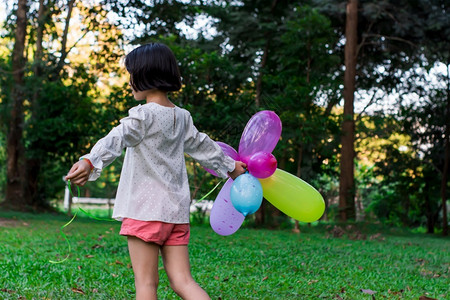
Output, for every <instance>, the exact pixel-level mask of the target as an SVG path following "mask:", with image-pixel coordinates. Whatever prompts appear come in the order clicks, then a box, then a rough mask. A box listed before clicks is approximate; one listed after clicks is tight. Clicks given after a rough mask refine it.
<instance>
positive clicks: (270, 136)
mask: <svg viewBox="0 0 450 300" xmlns="http://www.w3.org/2000/svg"><path fill="white" fill-rule="evenodd" d="M280 136H281V120H280V118H279V117H278V115H277V114H276V113H274V112H273V111H269V110H263V111H260V112H257V113H256V114H254V115H253V116H252V117H251V118H250V120H249V121H248V123H247V125H246V126H245V129H244V132H243V133H242V136H241V141H240V142H239V157H240V159H241V161H243V162H244V163H246V164H248V162H249V159H250V157H251V156H252V155H253V154H255V153H256V152H260V151H262V152H269V153H271V152H272V151H273V149H275V146H276V145H277V143H278V140H279V139H280Z"/></svg>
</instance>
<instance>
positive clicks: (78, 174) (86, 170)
mask: <svg viewBox="0 0 450 300" xmlns="http://www.w3.org/2000/svg"><path fill="white" fill-rule="evenodd" d="M90 174H91V165H90V164H89V162H87V161H86V160H80V161H78V162H76V163H75V164H74V165H73V166H72V168H71V169H70V171H69V173H68V174H67V176H66V180H70V181H71V182H73V183H75V184H76V185H80V186H83V185H84V184H85V183H86V182H87V181H88V179H89V175H90Z"/></svg>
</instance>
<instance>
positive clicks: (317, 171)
mask: <svg viewBox="0 0 450 300" xmlns="http://www.w3.org/2000/svg"><path fill="white" fill-rule="evenodd" d="M448 10H449V8H448V3H447V1H444V0H416V1H406V0H400V1H392V0H383V1H373V0H366V1H356V0H349V1H329V0H310V1H283V0H260V1H247V0H242V1H234V0H233V1H229V0H223V1H222V0H211V1H207V0H205V1H201V0H198V1H188V0H184V1H175V0H172V1H151V0H148V1H140V0H132V1H115V0H104V1H100V0H96V1H93V0H67V1H59V0H39V1H37V0H18V1H6V2H3V3H2V4H1V5H0V14H1V15H2V16H3V18H2V19H1V27H0V35H1V40H0V166H1V168H0V205H1V207H2V209H14V210H28V211H35V212H40V211H46V210H49V209H50V210H51V209H53V208H54V207H55V206H56V205H57V204H58V203H61V201H62V198H63V193H64V187H65V183H64V182H63V180H62V176H63V175H64V174H66V173H67V171H68V170H69V168H70V166H71V165H72V163H73V162H75V161H76V160H78V158H79V157H80V156H81V155H83V154H85V153H86V152H88V151H89V149H90V148H91V147H92V146H93V144H94V143H95V142H96V141H97V140H98V139H99V138H101V137H102V136H104V135H105V134H106V133H107V132H108V131H109V130H110V129H111V128H112V127H113V126H115V125H117V124H118V122H119V120H120V118H122V117H125V116H126V115H127V110H128V109H130V108H131V107H133V106H135V105H137V104H138V103H136V102H135V101H134V100H133V99H132V95H131V93H130V91H129V88H128V77H127V73H126V71H125V69H124V67H123V57H124V55H125V54H126V53H128V52H129V51H130V50H131V49H133V48H134V47H136V46H138V45H141V44H144V43H148V42H154V41H157V42H163V43H165V44H167V45H168V46H169V47H170V48H171V49H172V50H173V51H174V53H175V55H176V56H177V58H178V61H179V67H180V71H181V74H182V77H183V87H182V89H181V91H179V92H177V93H173V94H172V95H171V100H172V101H173V102H174V103H175V104H176V105H178V106H180V107H183V108H185V109H187V110H189V111H190V112H191V113H192V115H193V118H194V120H195V122H196V125H197V127H198V128H199V129H200V130H201V131H204V132H206V133H208V134H209V135H210V136H211V137H212V138H213V139H214V140H217V141H222V142H225V143H227V144H229V145H231V146H233V147H235V148H237V146H238V144H239V139H240V136H241V133H242V131H243V129H244V127H245V124H246V123H247V121H248V120H249V118H250V117H251V116H252V115H253V114H254V113H256V112H257V111H260V110H273V111H275V112H276V113H277V114H278V115H279V116H280V118H281V120H282V122H283V132H282V137H281V140H280V141H279V143H278V145H277V147H276V149H275V151H274V154H275V156H276V157H277V159H278V165H279V167H280V168H282V169H284V170H286V171H288V172H290V173H292V174H295V175H297V176H299V177H301V178H302V179H304V180H305V181H307V182H309V183H310V184H311V185H313V186H314V187H315V188H317V189H318V190H319V191H320V193H321V194H322V195H323V197H324V199H325V202H326V206H327V209H326V212H325V215H324V216H323V219H324V220H332V221H342V222H353V221H366V222H382V223H386V224H389V225H395V226H403V227H409V228H419V230H424V231H426V232H429V233H442V234H444V235H448V205H449V202H448V201H447V190H448V187H449V180H448V173H449V158H450V148H449V135H450V134H449V130H450V41H449V40H450V14H449V11H448ZM121 163H122V159H118V160H116V161H115V162H114V163H113V164H112V165H111V166H109V167H108V168H106V169H105V170H104V171H103V176H102V177H101V179H100V180H98V181H96V182H93V183H89V184H88V185H87V186H86V187H85V188H84V189H83V193H84V195H87V196H92V197H101V198H113V197H114V195H115V191H116V188H117V183H118V178H119V175H120V167H121ZM187 165H188V172H189V178H190V184H191V193H192V198H193V199H196V198H200V197H201V196H202V195H204V194H205V193H207V192H208V191H209V190H211V188H212V187H213V186H214V185H215V184H216V183H217V182H218V181H217V180H218V179H216V178H214V177H213V176H211V175H210V174H208V173H207V172H205V171H204V170H203V169H202V168H201V166H199V165H198V164H197V163H196V162H194V161H193V160H192V159H189V158H187ZM281 192H282V191H280V193H281ZM211 198H212V199H213V198H214V195H212V196H211ZM253 221H254V224H255V225H256V226H266V227H280V226H284V225H286V224H290V223H291V222H290V220H289V219H288V218H287V217H286V216H284V215H283V214H282V213H281V212H279V211H278V210H277V209H276V208H274V207H272V206H271V205H270V204H269V203H268V202H265V201H264V202H263V205H262V207H261V208H260V210H259V211H258V212H257V213H256V214H255V215H254V216H253Z"/></svg>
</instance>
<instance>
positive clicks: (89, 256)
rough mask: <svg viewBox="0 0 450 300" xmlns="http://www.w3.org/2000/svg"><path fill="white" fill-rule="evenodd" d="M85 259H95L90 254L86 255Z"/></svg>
mask: <svg viewBox="0 0 450 300" xmlns="http://www.w3.org/2000/svg"><path fill="white" fill-rule="evenodd" d="M84 257H86V258H93V257H94V255H92V254H88V255H85V256H84Z"/></svg>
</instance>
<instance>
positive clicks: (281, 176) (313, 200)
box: [259, 169, 325, 223]
mask: <svg viewBox="0 0 450 300" xmlns="http://www.w3.org/2000/svg"><path fill="white" fill-rule="evenodd" d="M259 181H260V182H261V185H262V188H263V195H264V198H266V199H267V200H268V201H269V202H270V203H272V204H273V205H274V206H275V207H276V208H278V209H279V210H281V211H282V212H283V213H285V214H286V215H288V216H290V217H291V218H294V219H296V220H298V221H301V222H307V223H309V222H314V221H317V220H318V219H320V217H321V216H322V215H323V213H324V211H325V201H323V198H322V195H321V194H320V193H319V192H318V191H317V190H316V189H315V188H313V187H312V186H311V185H309V184H308V183H306V182H305V181H303V180H301V179H300V178H298V177H296V176H294V175H292V174H290V173H288V172H286V171H283V170H281V169H277V170H276V171H275V173H273V175H272V176H270V177H268V178H264V179H259Z"/></svg>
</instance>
